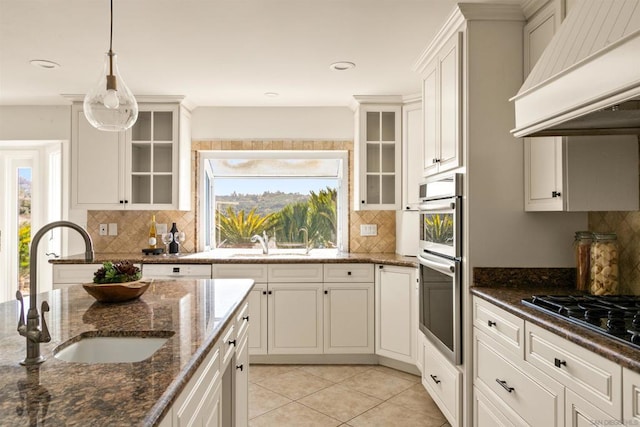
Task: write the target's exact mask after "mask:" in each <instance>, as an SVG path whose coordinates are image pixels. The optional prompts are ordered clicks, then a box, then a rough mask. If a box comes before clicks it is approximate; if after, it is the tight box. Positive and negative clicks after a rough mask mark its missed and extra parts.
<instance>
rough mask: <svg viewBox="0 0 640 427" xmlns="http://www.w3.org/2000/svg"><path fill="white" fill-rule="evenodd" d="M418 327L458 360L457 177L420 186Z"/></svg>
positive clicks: (459, 213) (459, 177)
mask: <svg viewBox="0 0 640 427" xmlns="http://www.w3.org/2000/svg"><path fill="white" fill-rule="evenodd" d="M420 201H421V203H420V207H419V213H420V244H419V250H418V262H419V268H420V272H419V277H420V287H419V307H420V308H419V316H418V317H419V321H420V323H419V326H420V330H421V331H422V332H423V333H424V334H425V336H426V337H427V339H429V341H430V342H431V343H432V344H433V345H434V346H435V347H437V348H438V349H439V350H440V351H441V352H442V353H443V354H444V355H445V356H447V357H448V358H449V359H450V360H451V361H452V362H453V363H455V364H456V365H459V364H461V363H462V311H461V298H462V295H461V293H462V291H461V289H462V274H461V270H462V244H461V243H462V175H461V174H452V175H449V176H446V177H444V178H442V177H440V178H438V179H437V180H430V181H427V182H425V183H424V184H422V185H420Z"/></svg>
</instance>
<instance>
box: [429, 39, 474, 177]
mask: <svg viewBox="0 0 640 427" xmlns="http://www.w3.org/2000/svg"><path fill="white" fill-rule="evenodd" d="M462 37H463V33H462V32H455V33H454V34H453V35H452V36H451V37H450V38H449V40H448V41H446V42H445V43H443V44H442V46H440V47H439V48H438V49H437V51H435V52H428V53H427V54H426V55H423V57H422V58H421V64H420V65H419V66H418V68H419V70H420V71H421V74H422V109H423V118H424V122H423V135H424V149H423V162H422V169H423V176H425V177H427V176H430V175H434V174H436V173H439V172H444V171H447V170H451V169H455V168H457V167H459V166H461V165H462V138H461V133H462V127H461V118H460V117H461V111H462V93H461V84H462V57H461V56H462Z"/></svg>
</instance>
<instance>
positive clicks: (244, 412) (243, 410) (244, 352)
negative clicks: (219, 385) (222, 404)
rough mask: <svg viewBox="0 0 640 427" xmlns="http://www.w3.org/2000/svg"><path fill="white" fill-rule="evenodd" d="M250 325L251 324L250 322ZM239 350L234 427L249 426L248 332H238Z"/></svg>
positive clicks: (236, 370) (236, 362) (237, 354)
mask: <svg viewBox="0 0 640 427" xmlns="http://www.w3.org/2000/svg"><path fill="white" fill-rule="evenodd" d="M249 324H250V322H249ZM236 340H237V342H238V349H237V351H236V358H235V379H234V381H233V383H234V385H235V387H233V394H234V400H233V402H234V408H233V414H234V424H233V425H234V426H236V427H247V426H248V425H249V336H248V335H247V332H246V330H245V331H244V332H242V331H240V330H239V331H238V337H237V338H236Z"/></svg>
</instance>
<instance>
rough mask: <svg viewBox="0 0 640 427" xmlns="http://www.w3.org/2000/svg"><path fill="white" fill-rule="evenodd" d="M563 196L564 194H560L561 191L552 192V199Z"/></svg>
mask: <svg viewBox="0 0 640 427" xmlns="http://www.w3.org/2000/svg"><path fill="white" fill-rule="evenodd" d="M561 195H562V193H560V192H559V191H552V192H551V197H560V196H561Z"/></svg>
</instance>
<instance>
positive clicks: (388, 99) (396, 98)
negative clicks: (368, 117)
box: [349, 95, 403, 111]
mask: <svg viewBox="0 0 640 427" xmlns="http://www.w3.org/2000/svg"><path fill="white" fill-rule="evenodd" d="M402 103H403V98H402V96H401V95H353V100H352V101H351V103H350V104H349V108H351V110H353V111H356V110H357V109H358V107H359V106H360V105H362V104H378V105H379V104H395V105H398V104H402Z"/></svg>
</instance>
